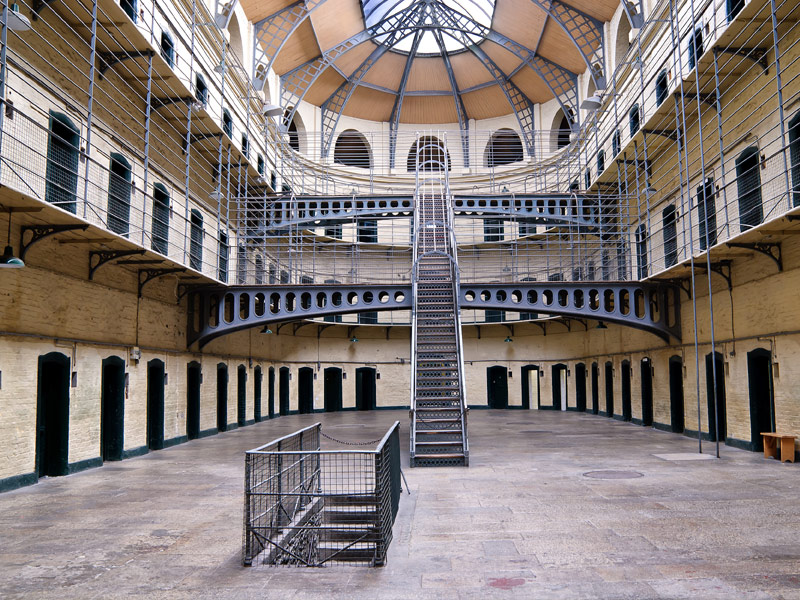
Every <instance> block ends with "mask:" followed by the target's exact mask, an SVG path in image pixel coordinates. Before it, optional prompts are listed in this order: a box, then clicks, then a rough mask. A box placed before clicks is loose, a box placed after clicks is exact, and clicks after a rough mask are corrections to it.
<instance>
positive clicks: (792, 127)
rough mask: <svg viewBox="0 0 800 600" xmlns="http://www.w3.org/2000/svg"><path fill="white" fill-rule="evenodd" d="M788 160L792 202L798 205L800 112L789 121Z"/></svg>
mask: <svg viewBox="0 0 800 600" xmlns="http://www.w3.org/2000/svg"><path fill="white" fill-rule="evenodd" d="M789 161H790V167H789V168H790V170H791V173H792V202H793V204H794V206H800V113H797V114H796V115H795V116H794V117H793V118H792V120H791V121H789Z"/></svg>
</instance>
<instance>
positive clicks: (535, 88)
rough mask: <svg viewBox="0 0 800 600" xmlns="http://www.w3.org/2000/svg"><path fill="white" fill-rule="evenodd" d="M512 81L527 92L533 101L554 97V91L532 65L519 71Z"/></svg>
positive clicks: (524, 92) (544, 100) (542, 100)
mask: <svg viewBox="0 0 800 600" xmlns="http://www.w3.org/2000/svg"><path fill="white" fill-rule="evenodd" d="M511 81H512V82H513V83H514V85H516V86H517V87H518V88H519V89H521V90H522V93H523V94H525V95H526V96H527V97H528V98H529V99H530V101H531V102H547V101H548V100H552V99H553V93H552V92H551V91H550V88H548V87H547V84H546V83H545V82H544V81H542V80H541V78H540V77H539V76H538V75H537V74H536V71H534V70H533V69H531V68H530V67H525V68H523V69H521V70H520V71H519V73H517V74H516V75H514V77H512V78H511Z"/></svg>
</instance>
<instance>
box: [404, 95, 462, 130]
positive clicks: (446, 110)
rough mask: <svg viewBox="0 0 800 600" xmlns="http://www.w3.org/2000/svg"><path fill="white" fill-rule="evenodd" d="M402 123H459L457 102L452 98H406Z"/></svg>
mask: <svg viewBox="0 0 800 600" xmlns="http://www.w3.org/2000/svg"><path fill="white" fill-rule="evenodd" d="M400 122H401V123H421V124H422V123H424V124H427V123H457V122H458V113H457V112H456V105H455V100H453V97H452V96H427V97H421V96H406V97H405V99H404V100H403V110H402V111H401V112H400Z"/></svg>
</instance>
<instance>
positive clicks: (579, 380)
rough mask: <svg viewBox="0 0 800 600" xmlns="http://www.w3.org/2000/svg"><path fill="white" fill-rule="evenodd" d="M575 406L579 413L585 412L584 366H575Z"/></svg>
mask: <svg viewBox="0 0 800 600" xmlns="http://www.w3.org/2000/svg"><path fill="white" fill-rule="evenodd" d="M575 406H576V408H577V409H578V410H579V411H580V412H586V365H585V364H583V363H578V364H577V365H575Z"/></svg>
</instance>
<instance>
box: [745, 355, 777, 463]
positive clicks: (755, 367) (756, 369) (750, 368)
mask: <svg viewBox="0 0 800 600" xmlns="http://www.w3.org/2000/svg"><path fill="white" fill-rule="evenodd" d="M747 379H748V385H749V391H750V447H751V448H752V449H753V450H759V451H760V450H763V449H764V440H763V438H762V437H761V434H762V433H766V432H773V431H775V398H774V393H773V387H772V352H770V351H769V350H766V349H765V348H756V349H755V350H753V351H752V352H748V353H747Z"/></svg>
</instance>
